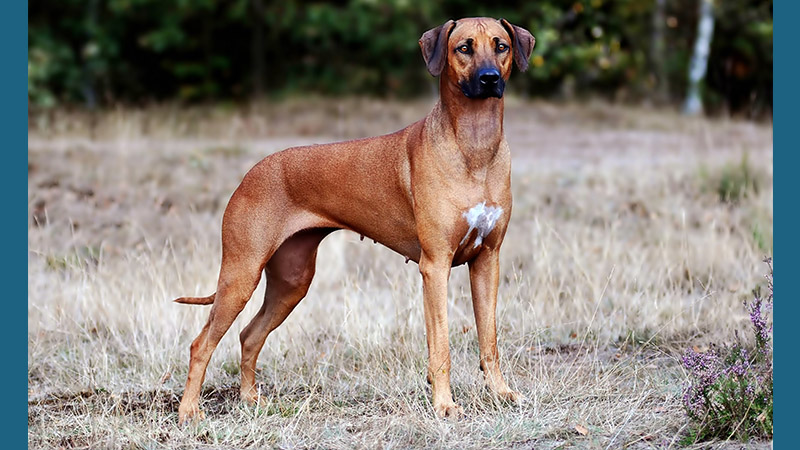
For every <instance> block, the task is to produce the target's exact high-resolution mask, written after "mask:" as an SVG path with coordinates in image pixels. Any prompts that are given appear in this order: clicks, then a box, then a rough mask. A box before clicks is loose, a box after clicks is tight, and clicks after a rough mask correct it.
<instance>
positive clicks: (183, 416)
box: [178, 404, 206, 426]
mask: <svg viewBox="0 0 800 450" xmlns="http://www.w3.org/2000/svg"><path fill="white" fill-rule="evenodd" d="M205 418H206V414H205V413H204V412H203V411H202V410H200V407H199V406H198V405H196V404H195V405H189V406H184V405H181V406H179V407H178V425H181V426H183V425H188V424H189V423H190V422H198V421H200V420H203V419H205Z"/></svg>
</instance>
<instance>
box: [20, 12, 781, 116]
mask: <svg viewBox="0 0 800 450" xmlns="http://www.w3.org/2000/svg"><path fill="white" fill-rule="evenodd" d="M718 3H720V6H718V7H717V9H716V11H717V16H718V17H717V25H716V28H715V30H717V31H715V38H714V41H713V48H712V55H711V61H710V62H709V80H708V83H707V89H706V91H707V95H706V99H707V101H708V102H710V103H711V104H712V106H713V107H715V108H716V109H722V108H728V109H732V110H736V109H743V108H744V109H747V110H748V111H749V112H750V113H754V111H755V112H757V111H758V110H759V109H758V108H761V109H764V108H766V109H769V108H771V104H772V103H771V102H772V97H771V92H772V91H771V82H772V65H771V61H772V2H771V1H769V0H728V1H725V2H718ZM654 5H655V0H544V1H538V2H529V1H519V0H515V1H511V2H505V3H503V4H502V5H500V4H497V5H488V6H487V5H481V4H475V2H471V1H466V0H445V1H440V2H422V1H419V0H390V1H380V2H379V1H376V0H339V1H335V2H301V1H298V0H285V1H280V2H278V1H271V0H230V1H221V0H169V1H163V0H62V1H59V2H49V3H48V4H45V3H43V2H41V1H33V2H31V3H30V6H29V28H28V30H29V31H28V41H29V53H28V55H29V57H28V94H29V98H30V100H31V104H32V105H33V106H38V107H50V106H53V105H55V104H56V103H58V102H81V101H82V102H85V103H87V104H88V105H90V106H93V105H94V104H109V103H113V102H116V101H126V102H131V101H133V102H142V101H151V100H162V99H169V98H177V99H179V100H186V101H193V100H205V99H220V98H234V99H244V98H247V97H249V96H252V95H254V94H269V95H281V94H285V93H290V94H291V93H298V92H302V93H307V92H317V93H322V94H327V95H344V94H359V95H360V94H368V95H384V96H402V97H407V96H414V95H419V94H420V93H428V92H430V91H432V90H433V89H434V87H435V85H434V83H433V81H432V80H431V78H430V76H429V75H428V74H427V72H426V71H425V68H424V67H423V65H422V58H421V56H420V54H419V48H418V45H417V40H418V39H419V37H420V35H421V34H422V33H423V32H424V31H425V30H427V29H429V28H432V27H434V26H437V25H439V24H441V23H442V22H444V21H445V20H447V19H448V18H458V17H464V16H479V15H486V16H492V17H504V18H506V19H508V20H509V21H511V22H512V23H515V24H517V25H520V26H523V27H526V28H528V29H529V30H531V31H532V33H533V34H534V36H535V37H536V47H535V49H534V53H533V57H532V60H531V62H532V64H531V67H530V69H529V71H528V72H527V73H526V74H517V75H515V82H514V83H513V87H514V89H517V90H520V91H522V92H523V93H525V94H528V95H537V96H566V97H572V96H581V95H598V94H599V95H604V96H607V97H610V98H617V99H636V98H645V97H649V96H651V95H652V93H653V91H654V87H656V85H657V84H658V83H660V81H658V80H660V79H662V78H663V79H664V82H665V83H666V82H669V87H670V92H671V94H672V99H673V101H675V102H679V101H680V100H681V98H682V97H683V95H684V93H685V85H686V82H685V79H686V73H687V66H688V60H689V57H690V55H691V48H692V45H693V39H694V35H695V30H696V22H697V17H696V16H697V11H696V10H697V8H696V7H695V5H694V3H693V2H687V1H685V0H667V2H666V8H665V11H664V17H663V18H662V20H663V21H665V22H666V23H667V24H668V25H669V26H668V27H666V28H665V30H666V32H665V34H664V42H665V46H664V50H663V53H653V52H652V49H651V41H652V39H651V38H652V33H653V20H654V19H653V17H654V15H653V14H654V10H655V9H654V8H655V6H654ZM654 59H659V60H660V64H654V61H653V60H654ZM653 67H662V68H663V69H659V70H662V71H663V72H664V73H654V69H653Z"/></svg>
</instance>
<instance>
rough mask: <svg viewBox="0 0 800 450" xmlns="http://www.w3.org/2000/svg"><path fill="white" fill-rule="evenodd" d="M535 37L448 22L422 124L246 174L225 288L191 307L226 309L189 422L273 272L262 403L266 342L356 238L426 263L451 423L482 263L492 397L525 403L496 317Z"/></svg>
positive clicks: (197, 366)
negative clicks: (517, 104) (456, 327)
mask: <svg viewBox="0 0 800 450" xmlns="http://www.w3.org/2000/svg"><path fill="white" fill-rule="evenodd" d="M534 44H535V39H534V37H533V36H532V35H531V33H530V32H529V31H528V30H526V29H524V28H521V27H518V26H516V25H512V24H511V23H509V22H508V21H507V20H505V19H499V20H498V19H492V18H466V19H459V20H449V21H447V22H446V23H444V24H442V25H440V26H438V27H436V28H433V29H431V30H428V31H426V32H425V33H424V34H423V35H422V37H421V38H420V40H419V45H420V48H421V50H422V56H423V58H424V60H425V64H426V66H427V69H428V71H429V72H430V73H431V75H433V76H434V77H439V100H438V101H437V103H436V104H435V106H434V107H433V110H432V111H431V112H430V113H429V114H428V115H427V116H426V117H425V118H423V119H422V120H420V121H418V122H416V123H414V124H412V125H409V126H408V127H406V128H403V129H402V130H400V131H397V132H394V133H391V134H387V135H384V136H377V137H370V138H365V139H356V140H351V141H346V142H337V143H331V144H321V145H310V146H305V147H295V148H289V149H286V150H283V151H281V152H278V153H275V154H273V155H270V156H267V157H266V158H264V159H263V160H261V161H260V162H259V163H257V164H256V165H255V166H254V167H253V168H252V169H250V171H249V172H248V173H247V174H246V175H245V176H244V179H243V180H242V182H241V184H240V185H239V187H238V188H237V189H236V190H235V191H234V193H233V195H232V196H231V199H230V201H229V203H228V205H227V207H226V209H225V213H224V215H223V219H222V264H221V267H220V273H219V280H218V282H217V291H216V292H215V293H214V294H212V295H210V296H208V297H182V298H178V299H176V300H175V302H178V303H186V304H194V305H208V304H213V306H212V307H211V311H210V314H209V317H208V321H207V322H206V324H205V326H204V327H203V329H202V331H201V332H200V334H199V335H198V336H197V338H196V339H195V340H194V341H193V342H192V345H191V357H190V362H189V374H188V377H187V380H186V388H185V391H184V394H183V398H182V399H181V403H180V406H179V408H178V418H179V422H181V423H185V422H187V421H188V420H190V419H196V418H202V417H203V413H202V412H201V411H200V408H199V398H200V389H201V386H202V384H203V379H204V378H205V372H206V368H207V366H208V362H209V359H210V358H211V354H212V353H213V352H214V349H215V348H216V346H217V344H218V343H219V341H220V339H221V338H222V336H223V335H224V334H225V332H226V331H227V330H228V328H229V327H230V326H231V324H232V323H233V321H234V319H236V317H237V316H238V315H239V313H240V312H241V311H242V309H243V308H244V307H245V304H246V303H247V302H248V301H249V299H250V296H251V295H252V294H253V291H254V290H255V288H256V286H257V285H258V283H259V280H260V279H261V272H262V271H264V273H265V275H266V277H267V288H266V294H265V297H264V303H263V305H262V306H261V309H260V310H259V311H258V313H257V314H256V316H255V317H254V318H253V319H252V321H251V322H250V323H249V324H248V325H247V327H245V329H244V330H243V331H242V332H241V334H240V339H241V345H242V363H241V364H242V365H241V376H242V381H241V397H242V399H243V400H244V401H246V402H249V403H257V402H258V401H259V400H260V399H259V395H258V392H257V390H256V385H255V368H256V360H257V358H258V354H259V352H260V351H261V348H262V347H263V345H264V341H265V340H266V338H267V335H268V334H269V333H270V332H271V331H272V330H274V329H275V328H277V327H278V326H279V325H280V324H281V323H283V321H284V320H285V319H286V317H287V316H288V315H289V313H291V312H292V310H293V309H294V307H295V306H297V304H298V303H299V302H300V300H302V299H303V297H305V295H306V293H307V292H308V288H309V286H310V284H311V280H312V278H313V277H314V270H315V261H316V256H317V247H318V246H319V244H320V242H321V241H322V240H323V239H324V238H325V237H326V236H327V235H329V234H330V233H332V232H334V231H336V230H341V229H346V230H352V231H354V232H356V233H359V234H361V235H362V236H367V237H369V238H371V239H373V240H375V241H377V242H379V243H381V244H383V245H385V246H386V247H388V248H390V249H392V250H394V251H395V252H397V253H399V254H401V255H403V256H405V257H406V259H407V260H412V261H414V262H416V263H418V265H419V271H420V274H421V275H422V281H423V297H424V301H423V303H424V314H425V331H426V339H427V345H428V370H427V379H428V382H429V383H430V384H431V386H432V393H433V409H434V413H435V414H436V416H438V417H458V416H460V415H462V414H463V410H462V409H461V408H460V407H459V406H458V405H457V404H456V403H455V402H454V401H453V395H452V393H451V390H450V348H449V342H448V325H447V283H448V279H449V277H450V269H451V267H455V266H458V265H461V264H464V263H466V264H468V265H469V278H470V285H471V291H472V303H473V309H474V313H475V321H476V325H477V332H478V341H479V347H480V368H481V370H482V371H483V373H484V379H485V382H486V385H487V387H488V388H489V390H490V391H491V392H492V393H493V394H494V395H496V396H498V397H499V398H501V399H504V400H507V401H511V402H517V401H519V398H520V396H519V394H518V393H517V392H514V391H512V390H511V389H510V388H509V387H508V384H507V383H506V381H505V380H504V378H503V375H502V374H501V372H500V364H499V354H498V351H497V335H496V323H495V309H496V305H497V289H498V282H499V254H500V246H501V244H502V243H503V237H504V236H505V233H506V228H507V226H508V221H509V218H510V217H511V153H510V150H509V147H508V143H507V142H506V139H505V136H504V134H503V91H504V89H505V84H506V81H507V80H508V78H509V75H510V73H511V69H512V60H513V62H514V63H515V64H516V65H517V67H518V69H519V70H521V71H525V70H526V69H527V68H528V59H529V58H530V55H531V52H532V50H533V46H534Z"/></svg>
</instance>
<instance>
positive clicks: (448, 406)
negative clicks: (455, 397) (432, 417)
mask: <svg viewBox="0 0 800 450" xmlns="http://www.w3.org/2000/svg"><path fill="white" fill-rule="evenodd" d="M433 410H434V411H435V412H436V417H438V418H440V419H449V420H456V419H459V418H460V417H462V416H463V415H464V410H463V409H462V408H461V407H460V406H458V405H456V404H455V403H452V402H451V403H443V404H441V405H434V406H433Z"/></svg>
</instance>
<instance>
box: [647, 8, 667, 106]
mask: <svg viewBox="0 0 800 450" xmlns="http://www.w3.org/2000/svg"><path fill="white" fill-rule="evenodd" d="M666 3H667V0H656V1H655V8H653V35H652V37H651V40H650V67H651V71H652V72H651V73H652V74H653V78H654V80H655V87H656V89H655V94H654V95H653V100H654V101H655V102H656V103H657V104H663V103H666V102H667V101H668V100H669V79H668V78H667V74H666V72H665V70H664V23H665V22H666V18H665V17H664V10H665V9H666Z"/></svg>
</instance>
